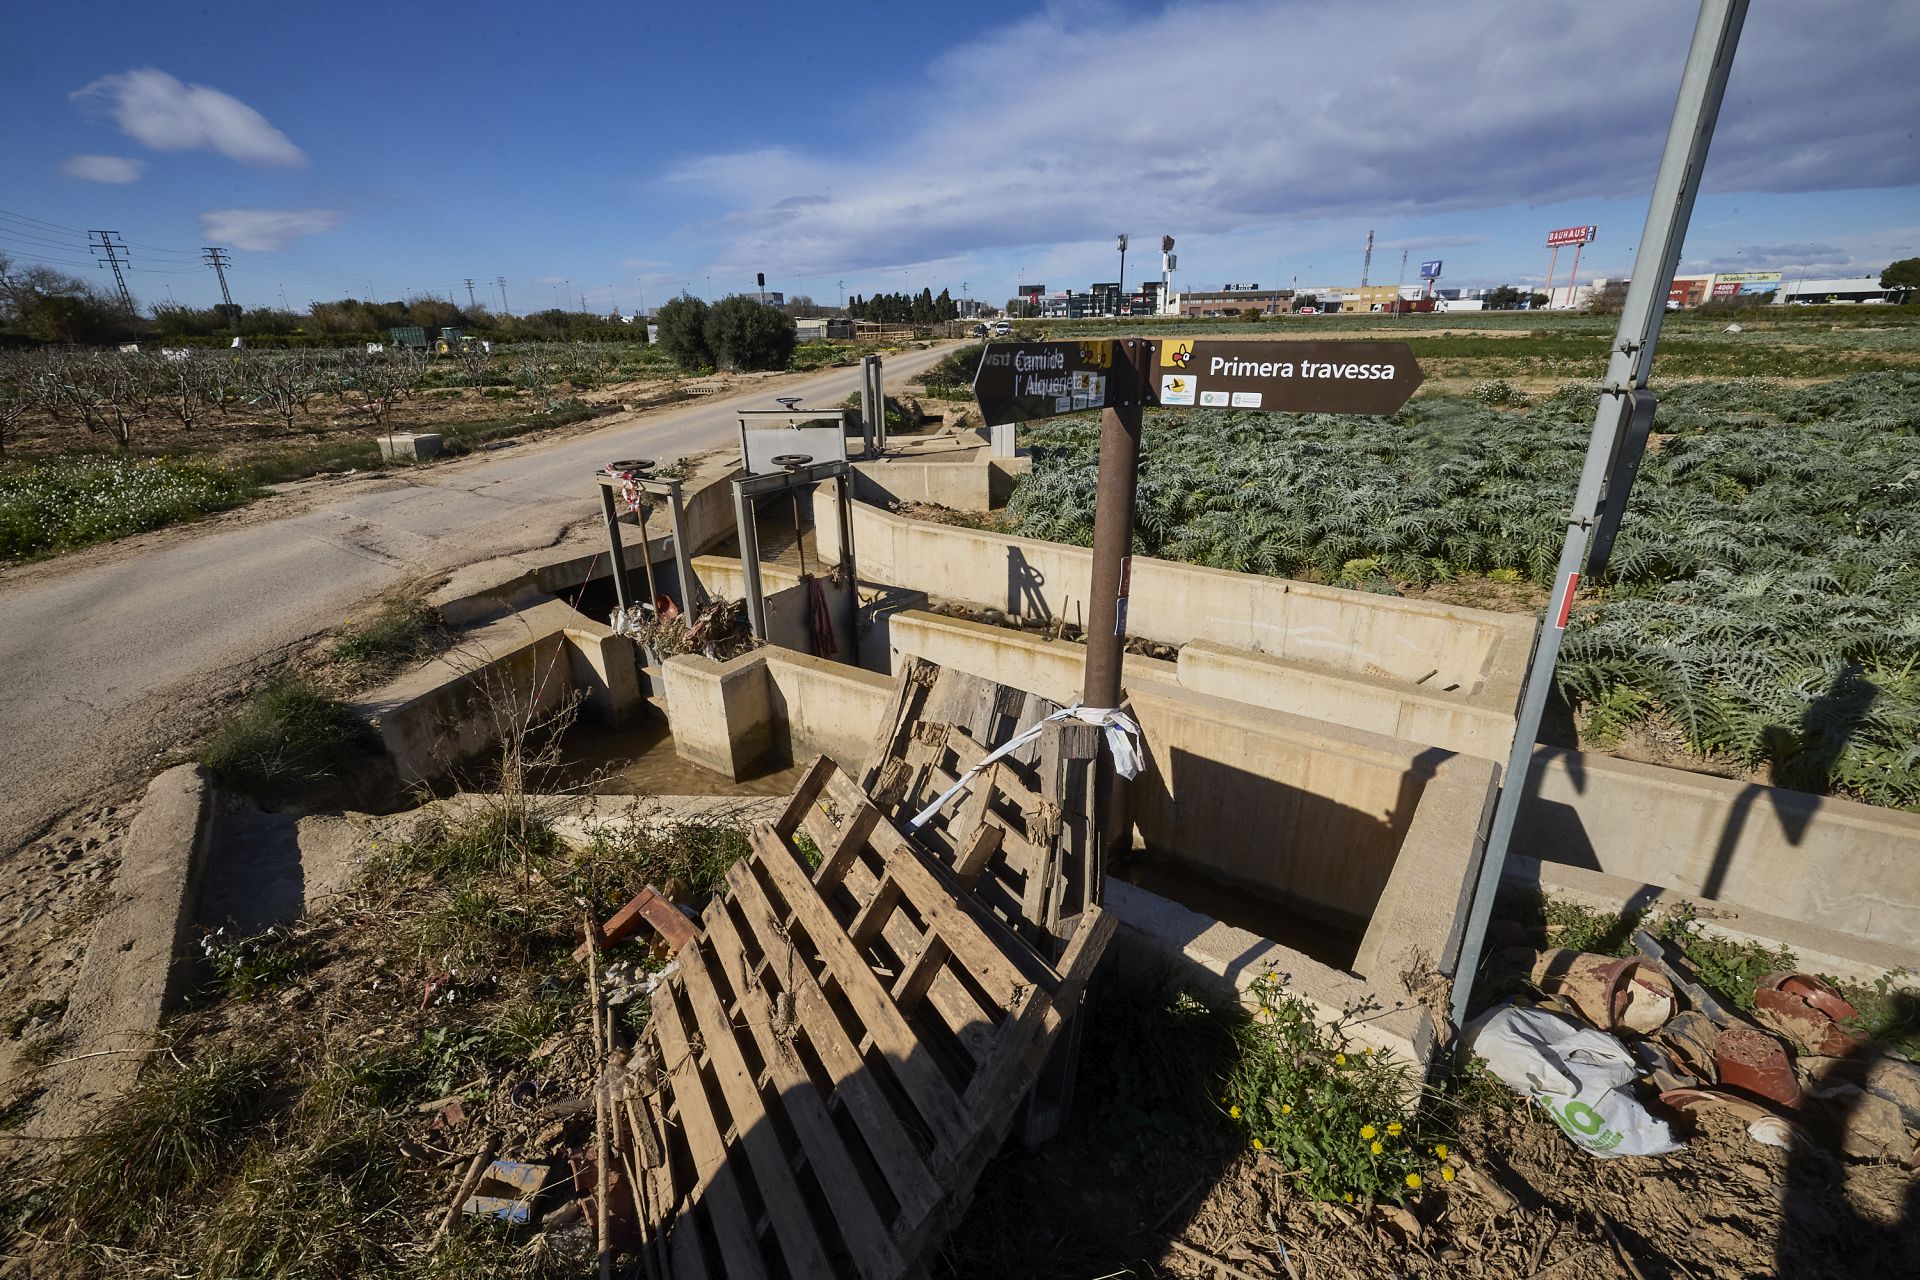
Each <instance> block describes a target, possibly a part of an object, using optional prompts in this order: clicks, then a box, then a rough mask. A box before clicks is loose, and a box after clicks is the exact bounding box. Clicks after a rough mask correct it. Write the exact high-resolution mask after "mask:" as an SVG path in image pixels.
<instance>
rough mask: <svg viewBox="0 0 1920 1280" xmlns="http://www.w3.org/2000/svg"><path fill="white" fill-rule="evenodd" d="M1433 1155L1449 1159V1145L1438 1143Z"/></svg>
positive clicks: (1434, 1147)
mask: <svg viewBox="0 0 1920 1280" xmlns="http://www.w3.org/2000/svg"><path fill="white" fill-rule="evenodd" d="M1433 1154H1435V1155H1437V1156H1439V1157H1440V1158H1441V1159H1442V1160H1445V1159H1446V1158H1447V1144H1446V1143H1444V1142H1436V1143H1435V1144H1434V1146H1433Z"/></svg>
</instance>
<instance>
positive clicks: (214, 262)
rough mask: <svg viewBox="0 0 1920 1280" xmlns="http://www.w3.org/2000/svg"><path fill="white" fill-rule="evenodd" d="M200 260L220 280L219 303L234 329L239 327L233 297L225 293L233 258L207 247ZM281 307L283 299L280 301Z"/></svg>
mask: <svg viewBox="0 0 1920 1280" xmlns="http://www.w3.org/2000/svg"><path fill="white" fill-rule="evenodd" d="M200 259H201V261H203V262H205V263H206V264H207V265H208V266H210V267H212V268H213V274H214V275H216V276H218V277H219V278H220V301H221V303H222V304H224V305H225V306H226V308H227V318H228V319H230V320H232V321H233V322H234V328H235V329H236V330H237V329H238V328H239V327H240V318H239V317H238V316H236V315H234V314H233V295H232V294H231V293H228V292H227V268H228V267H230V266H232V265H233V258H232V256H231V255H230V254H228V252H227V251H226V250H225V249H220V248H216V247H215V246H213V245H208V246H207V247H206V248H204V249H202V250H200ZM281 301H282V303H283V305H284V303H285V298H284V297H283V298H282V299H281Z"/></svg>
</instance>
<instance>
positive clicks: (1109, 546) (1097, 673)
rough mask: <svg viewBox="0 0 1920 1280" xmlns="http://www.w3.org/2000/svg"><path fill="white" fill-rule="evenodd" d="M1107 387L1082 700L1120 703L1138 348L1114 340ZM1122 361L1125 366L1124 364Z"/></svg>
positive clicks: (1136, 444) (1136, 441) (1136, 440)
mask: <svg viewBox="0 0 1920 1280" xmlns="http://www.w3.org/2000/svg"><path fill="white" fill-rule="evenodd" d="M1115 346H1116V347H1117V348H1118V350H1117V351H1116V352H1115V356H1114V362H1113V372H1112V374H1111V375H1110V379H1111V380H1110V382H1109V383H1108V386H1109V387H1110V388H1111V389H1112V395H1111V396H1110V399H1112V401H1113V404H1112V405H1110V406H1109V407H1108V408H1106V409H1103V410H1101V412H1100V473H1099V479H1098V481H1097V482H1096V487H1095V490H1094V506H1093V589H1092V595H1091V598H1090V599H1089V600H1088V603H1087V677H1086V686H1085V689H1084V691H1083V692H1082V694H1081V701H1082V702H1084V703H1085V704H1086V705H1087V706H1089V707H1117V706H1119V705H1120V661H1121V656H1122V655H1123V654H1124V653H1125V652H1126V646H1127V589H1128V588H1127V579H1128V576H1129V572H1128V571H1129V569H1130V567H1131V565H1132V562H1133V556H1132V546H1133V499H1134V486H1135V480H1136V474H1135V473H1136V472H1137V471H1138V470H1139V466H1140V399H1141V389H1142V387H1143V385H1144V382H1145V378H1144V376H1143V373H1142V371H1141V369H1140V365H1139V362H1140V357H1141V355H1142V350H1143V348H1145V349H1146V350H1151V347H1150V345H1149V344H1145V343H1142V342H1139V341H1137V340H1135V339H1131V338H1130V339H1128V340H1126V341H1125V342H1116V343H1115ZM1123 362H1124V366H1125V367H1124V368H1123V367H1122V365H1123Z"/></svg>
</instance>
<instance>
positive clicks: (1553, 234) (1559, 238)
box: [1547, 227, 1600, 249]
mask: <svg viewBox="0 0 1920 1280" xmlns="http://www.w3.org/2000/svg"><path fill="white" fill-rule="evenodd" d="M1599 230H1600V228H1598V227H1561V228H1560V229H1559V230H1557V231H1549V232H1547V248H1549V249H1558V248H1559V247H1560V246H1561V245H1563V244H1592V243H1593V237H1594V233H1595V232H1597V231H1599Z"/></svg>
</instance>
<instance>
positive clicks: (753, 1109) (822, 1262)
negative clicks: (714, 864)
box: [680, 947, 833, 1280]
mask: <svg viewBox="0 0 1920 1280" xmlns="http://www.w3.org/2000/svg"><path fill="white" fill-rule="evenodd" d="M702 950H704V948H699V947H696V948H694V949H693V950H692V951H689V952H687V953H685V954H684V955H683V956H682V958H681V964H680V972H681V975H682V978H683V980H684V982H685V984H686V992H687V1003H689V1004H690V1005H692V1006H693V1015H694V1020H695V1022H697V1023H698V1025H699V1027H700V1036H701V1040H702V1041H703V1042H704V1043H705V1045H706V1047H707V1060H708V1062H709V1063H710V1064H711V1066H712V1069H713V1074H714V1078H715V1079H716V1080H718V1081H719V1082H720V1092H721V1094H722V1095H723V1096H725V1098H726V1100H727V1110H728V1112H730V1113H731V1114H732V1116H733V1130H734V1133H735V1134H736V1135H737V1136H738V1138H739V1140H740V1144H741V1145H742V1146H743V1147H745V1148H746V1151H747V1163H748V1164H749V1165H750V1166H751V1167H752V1169H753V1180H754V1184H755V1185H756V1186H758V1187H759V1189H760V1199H761V1201H762V1202H763V1203H764V1204H765V1205H766V1208H767V1216H768V1217H769V1218H770V1219H772V1221H773V1230H774V1234H775V1235H776V1236H778V1237H779V1239H780V1248H781V1252H782V1254H783V1256H784V1257H785V1259H786V1264H787V1267H788V1268H789V1269H790V1270H791V1271H792V1272H793V1273H794V1275H796V1276H817V1277H820V1280H832V1276H833V1269H832V1268H831V1267H830V1266H828V1264H827V1255H826V1251H825V1250H824V1249H822V1248H821V1245H820V1237H819V1235H818V1234H817V1233H816V1232H815V1230H814V1227H813V1219H812V1217H811V1215H810V1214H809V1213H808V1212H807V1205H806V1201H804V1200H802V1199H801V1198H800V1188H799V1187H798V1186H796V1185H795V1184H794V1181H793V1170H792V1169H791V1168H790V1167H789V1166H788V1164H787V1153H786V1152H785V1151H784V1150H782V1149H781V1146H780V1135H779V1134H777V1133H775V1132H774V1128H773V1121H772V1120H771V1119H770V1118H769V1117H768V1115H767V1113H766V1100H765V1099H764V1098H762V1097H761V1096H760V1090H759V1089H758V1088H757V1087H756V1086H755V1084H754V1080H753V1076H752V1075H751V1074H750V1073H749V1072H748V1070H747V1063H746V1059H745V1058H744V1057H743V1056H742V1055H741V1053H740V1045H739V1044H738V1042H737V1041H735V1039H734V1034H735V1029H734V1025H733V1022H732V1021H731V1020H730V1019H729V1018H728V1017H727V1015H726V1011H725V1010H723V1009H722V1008H721V1007H720V996H719V994H718V993H717V992H716V991H715V990H714V989H713V980H712V979H711V978H710V977H708V975H707V966H706V963H705V960H704V959H703V957H702V956H701V952H702Z"/></svg>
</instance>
